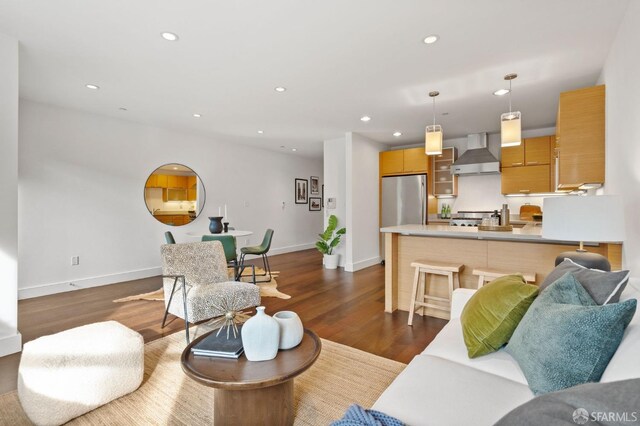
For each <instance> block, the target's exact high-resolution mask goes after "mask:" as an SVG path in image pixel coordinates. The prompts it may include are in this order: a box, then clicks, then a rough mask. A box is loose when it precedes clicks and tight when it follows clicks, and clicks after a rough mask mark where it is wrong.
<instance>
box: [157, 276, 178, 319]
mask: <svg viewBox="0 0 640 426" xmlns="http://www.w3.org/2000/svg"><path fill="white" fill-rule="evenodd" d="M177 283H178V277H175V279H174V280H173V287H172V288H171V295H170V296H169V303H167V307H166V309H165V310H164V317H162V327H160V328H164V323H165V322H166V321H167V314H169V306H171V300H173V293H175V291H176V284H177Z"/></svg>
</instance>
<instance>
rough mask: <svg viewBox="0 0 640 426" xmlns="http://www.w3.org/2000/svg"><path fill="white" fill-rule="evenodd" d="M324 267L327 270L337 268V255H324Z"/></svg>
mask: <svg viewBox="0 0 640 426" xmlns="http://www.w3.org/2000/svg"><path fill="white" fill-rule="evenodd" d="M324 267H325V268H327V269H336V268H337V267H338V255H337V254H325V255H324Z"/></svg>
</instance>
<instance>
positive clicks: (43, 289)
mask: <svg viewBox="0 0 640 426" xmlns="http://www.w3.org/2000/svg"><path fill="white" fill-rule="evenodd" d="M314 247H315V243H308V244H298V245H295V246H287V247H278V248H272V249H271V250H269V255H270V256H274V255H277V254H284V253H292V252H295V251H301V250H308V249H311V248H314ZM161 274H162V268H161V267H160V266H158V267H154V268H147V269H139V270H137V271H129V272H121V273H117V274H110V275H103V276H99V277H91V278H81V279H77V280H70V281H64V282H58V283H50V284H41V285H36V286H32V287H25V288H20V289H18V299H19V300H22V299H31V298H33V297H40V296H48V295H50V294H56V293H64V292H66V291H74V290H82V289H84V288H91V287H99V286H102V285H108V284H116V283H121V282H125V281H133V280H139V279H142V278H149V277H155V276H158V275H161Z"/></svg>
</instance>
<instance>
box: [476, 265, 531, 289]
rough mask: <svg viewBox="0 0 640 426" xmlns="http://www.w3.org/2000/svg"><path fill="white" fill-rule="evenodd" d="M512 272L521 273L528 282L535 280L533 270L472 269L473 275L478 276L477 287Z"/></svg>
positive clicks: (512, 273)
mask: <svg viewBox="0 0 640 426" xmlns="http://www.w3.org/2000/svg"><path fill="white" fill-rule="evenodd" d="M514 274H522V276H523V277H524V280H525V281H526V282H528V283H535V282H536V273H535V272H505V271H498V270H496V269H487V268H482V269H474V270H473V275H476V276H477V277H478V288H481V287H482V286H484V285H485V284H486V283H488V282H491V281H493V280H495V279H496V278H500V277H504V276H505V275H514Z"/></svg>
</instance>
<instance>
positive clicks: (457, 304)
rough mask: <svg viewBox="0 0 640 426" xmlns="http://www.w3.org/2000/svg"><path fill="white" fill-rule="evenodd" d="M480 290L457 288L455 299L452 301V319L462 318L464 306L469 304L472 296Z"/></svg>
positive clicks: (454, 291)
mask: <svg viewBox="0 0 640 426" xmlns="http://www.w3.org/2000/svg"><path fill="white" fill-rule="evenodd" d="M476 291H478V290H475V289H472V288H457V289H455V290H453V299H452V300H451V319H456V318H460V314H461V313H462V309H463V308H464V305H466V304H467V302H468V301H469V299H471V296H473V295H474V294H475V292H476Z"/></svg>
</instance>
